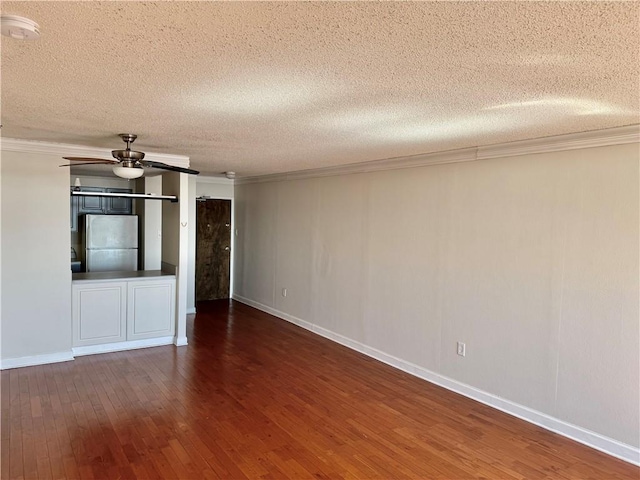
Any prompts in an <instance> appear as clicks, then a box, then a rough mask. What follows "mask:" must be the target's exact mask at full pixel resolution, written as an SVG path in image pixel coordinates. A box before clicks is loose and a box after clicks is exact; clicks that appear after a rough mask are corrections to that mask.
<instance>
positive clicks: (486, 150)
mask: <svg viewBox="0 0 640 480" xmlns="http://www.w3.org/2000/svg"><path fill="white" fill-rule="evenodd" d="M639 141H640V125H628V126H626V127H616V128H608V129H606V130H594V131H590V132H579V133H569V134H567V135H556V136H553V137H544V138H534V139H532V140H522V141H518V142H510V143H502V144H498V145H488V146H485V147H478V160H485V159H489V158H501V157H513V156H517V155H530V154H534V153H550V152H561V151H564V150H575V149H578V148H593V147H607V146H610V145H624V144H627V143H638V142H639Z"/></svg>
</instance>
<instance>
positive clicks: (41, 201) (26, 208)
mask: <svg viewBox="0 0 640 480" xmlns="http://www.w3.org/2000/svg"><path fill="white" fill-rule="evenodd" d="M60 162H61V160H60V156H58V155H44V154H26V153H16V152H9V151H3V152H2V165H1V170H0V183H1V185H2V187H1V188H2V190H1V197H2V200H1V208H2V217H1V218H2V223H1V225H0V227H1V230H0V236H1V242H2V257H1V262H0V263H1V265H2V274H1V275H2V281H1V285H2V293H1V295H2V317H1V319H2V323H1V325H0V333H1V336H2V352H1V355H2V359H3V360H6V359H15V358H19V357H32V356H41V355H45V356H46V355H49V354H59V353H66V354H67V355H69V356H70V355H71V269H70V264H69V170H68V169H66V168H59V167H58V165H59V164H60Z"/></svg>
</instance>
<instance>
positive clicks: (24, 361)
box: [0, 351, 73, 370]
mask: <svg viewBox="0 0 640 480" xmlns="http://www.w3.org/2000/svg"><path fill="white" fill-rule="evenodd" d="M71 360H73V352H72V351H68V352H56V353H46V354H44V355H31V356H28V357H18V358H5V359H4V360H0V370H8V369H10V368H20V367H32V366H34V365H46V364H48V363H58V362H69V361H71Z"/></svg>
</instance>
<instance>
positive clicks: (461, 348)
mask: <svg viewBox="0 0 640 480" xmlns="http://www.w3.org/2000/svg"><path fill="white" fill-rule="evenodd" d="M457 354H458V355H460V356H461V357H464V356H465V355H466V354H467V346H466V345H465V344H464V343H462V342H458V348H457Z"/></svg>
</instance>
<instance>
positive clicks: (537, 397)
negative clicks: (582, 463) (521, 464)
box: [234, 144, 640, 449]
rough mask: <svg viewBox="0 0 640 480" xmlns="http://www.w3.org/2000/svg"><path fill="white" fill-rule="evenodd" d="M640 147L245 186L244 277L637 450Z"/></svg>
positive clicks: (258, 292) (319, 316) (388, 345)
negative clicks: (461, 347)
mask: <svg viewBox="0 0 640 480" xmlns="http://www.w3.org/2000/svg"><path fill="white" fill-rule="evenodd" d="M639 163H640V159H639V153H638V145H637V144H629V145H619V146H610V147H600V148H590V149H581V150H573V151H565V152H556V153H546V154H536V155H524V156H518V157H511V158H500V159H492V160H482V161H476V162H466V163H455V164H446V165H435V166H429V167H420V168H409V169H403V170H395V171H385V172H375V173H362V174H353V175H343V176H333V177H324V178H310V179H305V180H289V181H279V182H277V181H273V182H267V183H251V184H245V185H236V188H235V197H236V227H237V228H238V229H239V236H238V237H237V238H236V240H237V250H238V251H237V252H236V253H237V255H236V269H235V272H236V276H235V285H234V289H235V292H236V294H237V295H238V297H239V298H240V299H241V300H245V301H246V300H248V301H250V302H251V303H253V304H255V305H258V306H261V307H264V308H266V309H272V311H274V312H276V313H278V314H280V315H281V316H283V317H285V318H290V319H294V321H297V320H301V321H304V322H308V324H310V325H311V326H312V328H317V329H319V330H321V331H325V332H332V333H333V334H336V336H337V337H340V338H343V339H347V340H349V341H354V342H355V343H354V345H355V344H358V345H364V346H366V347H367V348H368V349H369V350H370V351H376V350H377V351H379V352H383V354H385V355H387V356H390V357H388V358H392V357H393V358H396V359H400V360H401V361H403V362H405V364H411V365H415V366H417V367H419V368H420V369H423V370H422V371H429V372H434V373H435V374H437V375H441V376H443V377H447V378H448V379H452V380H454V381H455V382H457V383H458V384H465V385H468V386H471V387H473V388H475V389H479V390H481V391H482V392H488V393H489V394H491V395H492V396H493V398H500V399H506V400H507V401H509V402H513V403H514V404H518V405H521V406H525V407H527V408H530V409H533V410H535V411H537V412H542V413H543V414H546V415H548V416H550V417H553V418H555V419H559V420H560V421H561V422H565V423H566V424H571V425H575V426H578V427H580V428H581V429H584V430H588V431H591V432H596V433H597V434H599V435H602V436H604V437H606V438H608V439H614V440H616V441H618V442H622V443H623V444H626V445H628V446H631V447H632V448H635V449H637V447H638V446H639V443H640V441H639V437H640V431H639V425H640V418H639V408H638V405H639V404H640V393H639V378H640V371H639V364H640V347H639V342H640V340H639V338H640V332H639V323H640V322H639V300H640V299H639V280H638V277H639V187H638V176H639ZM282 288H287V289H288V295H287V297H286V298H285V297H283V296H282V295H281V289H282ZM457 341H462V342H465V343H466V346H467V355H466V357H464V358H463V357H460V356H457V355H456V342H457ZM347 343H348V342H347ZM372 349H375V350H372Z"/></svg>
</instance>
